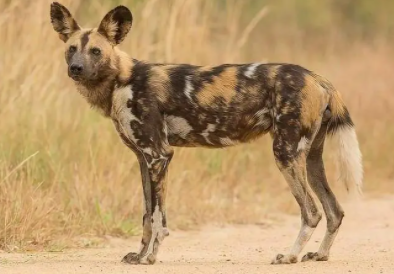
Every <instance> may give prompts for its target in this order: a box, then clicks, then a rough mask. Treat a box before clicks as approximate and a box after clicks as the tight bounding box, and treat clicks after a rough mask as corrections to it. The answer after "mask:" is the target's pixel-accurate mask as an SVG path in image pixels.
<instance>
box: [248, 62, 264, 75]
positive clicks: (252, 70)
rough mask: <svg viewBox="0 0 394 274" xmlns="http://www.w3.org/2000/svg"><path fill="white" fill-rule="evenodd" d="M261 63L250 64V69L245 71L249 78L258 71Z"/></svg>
mask: <svg viewBox="0 0 394 274" xmlns="http://www.w3.org/2000/svg"><path fill="white" fill-rule="evenodd" d="M260 65H261V64H260V63H254V64H251V65H249V67H248V69H247V70H246V71H245V72H244V75H245V76H246V77H248V78H252V77H253V75H254V73H255V72H256V69H257V68H258V66H260Z"/></svg>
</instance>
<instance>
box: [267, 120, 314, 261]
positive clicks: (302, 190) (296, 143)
mask: <svg viewBox="0 0 394 274" xmlns="http://www.w3.org/2000/svg"><path fill="white" fill-rule="evenodd" d="M317 124H319V123H317ZM280 126H283V125H277V128H276V129H275V132H274V133H273V137H274V144H273V149H274V155H275V160H276V163H277V165H278V167H279V169H280V170H281V172H282V174H283V176H284V177H285V179H286V181H287V183H288V184H289V187H290V190H291V192H292V194H293V195H294V197H295V199H296V201H297V203H298V205H299V206H300V209H301V229H300V232H299V234H298V237H297V239H296V241H295V243H294V245H293V247H292V249H291V250H290V252H289V253H288V254H286V255H283V254H278V255H277V256H276V257H275V258H274V259H273V260H272V264H289V263H296V262H297V257H298V255H299V254H300V252H301V251H302V249H303V248H304V247H305V245H306V243H307V242H308V241H309V239H310V237H311V236H312V233H313V231H314V230H315V228H316V226H317V225H318V223H319V221H320V219H321V213H320V212H319V211H318V209H317V207H316V203H315V201H314V199H313V196H312V195H311V193H312V190H311V189H310V187H309V185H308V182H307V175H306V158H307V155H308V150H309V148H310V143H311V141H312V140H313V138H314V136H315V135H316V132H317V130H318V128H316V129H313V130H311V131H310V132H309V133H307V134H306V135H305V136H301V131H300V129H299V128H300V127H297V126H294V127H285V128H280ZM319 126H320V125H319Z"/></svg>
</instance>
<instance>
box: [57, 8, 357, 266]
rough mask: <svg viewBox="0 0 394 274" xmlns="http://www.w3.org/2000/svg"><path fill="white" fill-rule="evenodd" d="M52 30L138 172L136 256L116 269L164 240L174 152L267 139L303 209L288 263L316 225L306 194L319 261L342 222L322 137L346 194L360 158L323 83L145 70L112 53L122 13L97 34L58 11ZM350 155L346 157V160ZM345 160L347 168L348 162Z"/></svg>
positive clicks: (276, 69) (215, 70)
mask: <svg viewBox="0 0 394 274" xmlns="http://www.w3.org/2000/svg"><path fill="white" fill-rule="evenodd" d="M51 20H52V23H53V26H54V29H55V30H56V31H57V32H58V33H59V35H60V38H61V39H62V40H63V41H64V42H65V43H66V54H65V57H66V62H67V64H68V67H69V76H70V77H71V78H73V79H74V81H75V83H76V85H77V87H78V90H79V92H80V93H81V94H82V95H83V96H84V97H86V99H87V101H88V102H89V104H90V105H91V106H93V107H94V108H96V109H98V110H100V111H101V113H102V114H103V115H104V116H106V117H109V118H111V119H112V120H113V122H114V125H115V128H116V130H117V131H118V133H119V135H120V137H121V139H122V140H123V142H124V143H125V144H126V146H128V147H129V148H130V149H131V150H133V151H134V152H135V154H136V156H137V158H138V161H139V163H140V167H141V176H142V183H143V191H144V217H143V236H142V243H141V249H140V251H139V252H138V253H133V252H132V253H129V254H128V255H126V256H125V257H124V259H123V261H124V262H127V263H132V264H137V263H142V264H152V263H154V262H155V261H156V254H157V251H158V247H159V245H160V243H161V242H162V240H163V239H164V237H165V236H167V235H168V230H167V219H166V215H165V197H166V181H165V177H166V173H167V169H168V166H169V164H170V161H171V159H172V156H173V149H172V147H174V146H183V147H197V146H202V147H210V148H222V147H226V146H231V145H235V144H238V143H245V142H249V141H252V140H254V139H256V138H258V137H259V136H260V135H263V134H265V133H270V134H271V136H272V137H273V151H274V155H275V159H276V162H277V165H278V167H279V169H280V170H281V172H282V173H283V175H284V177H285V179H286V180H287V182H288V184H289V186H290V189H291V191H292V193H293V194H294V196H295V198H296V200H297V202H298V203H299V205H300V208H301V217H302V227H301V231H300V235H299V237H298V238H297V240H296V242H295V244H294V246H293V249H292V250H291V252H290V253H289V254H288V255H278V256H277V257H276V258H275V259H274V260H273V263H275V264H279V263H294V262H296V261H297V256H298V255H299V253H300V252H301V250H302V249H303V247H304V246H305V244H306V243H307V241H308V240H309V238H310V236H311V235H312V233H313V230H314V228H315V227H316V226H317V224H318V223H319V221H320V219H321V213H320V212H319V211H318V209H317V207H316V204H315V201H314V199H313V196H312V192H313V191H314V192H315V193H316V195H317V197H318V198H319V200H320V202H321V203H322V204H323V208H324V211H325V213H326V216H327V220H328V222H327V233H326V237H325V239H324V241H323V243H322V245H321V248H320V250H319V251H318V252H317V253H308V254H307V255H306V256H304V258H303V260H327V259H328V255H329V249H330V247H331V245H332V243H333V240H334V238H335V235H336V233H337V231H338V228H339V226H340V224H341V220H342V218H343V211H342V209H341V207H340V205H339V204H338V202H337V200H336V198H335V196H334V194H333V193H332V191H331V190H330V187H329V186H328V184H327V180H326V177H325V172H324V166H323V162H322V152H323V144H324V140H325V137H326V135H327V133H330V134H333V135H334V136H336V137H337V138H336V139H337V142H338V146H337V147H338V149H339V151H340V152H341V153H340V157H339V160H340V161H341V163H342V171H343V174H344V178H345V179H346V180H347V182H346V183H347V185H348V186H351V185H356V186H360V185H361V179H362V168H361V154H360V152H359V148H358V143H357V138H356V135H355V133H354V127H353V122H352V120H351V118H350V116H349V112H348V111H347V109H346V106H345V105H344V103H343V101H342V99H341V96H340V94H339V93H338V92H337V90H336V89H335V88H334V87H333V86H332V85H331V84H330V83H329V82H328V81H327V80H326V79H324V78H323V77H321V76H319V75H317V74H315V73H313V72H311V71H309V70H307V69H305V68H303V67H301V66H298V65H293V64H260V63H254V64H224V65H219V66H215V67H206V66H204V67H203V66H195V65H189V64H153V63H147V62H143V61H138V60H135V59H132V58H130V57H129V56H128V55H127V54H125V53H124V52H122V51H120V50H119V49H117V47H116V45H117V44H119V43H120V42H121V41H122V40H123V39H124V37H125V36H126V34H127V33H128V31H129V30H130V28H131V25H132V15H131V13H130V11H129V10H128V9H127V8H126V7H123V6H119V7H117V8H115V9H113V10H112V11H110V12H109V13H108V14H107V15H106V16H105V17H104V19H103V20H102V22H101V23H100V26H99V27H98V28H97V29H81V28H80V27H79V26H78V24H77V23H76V21H75V20H74V19H73V18H72V16H71V13H70V12H69V11H68V10H67V9H66V8H65V7H64V6H62V5H60V4H59V3H53V4H52V5H51ZM347 156H349V157H347ZM348 159H350V160H348Z"/></svg>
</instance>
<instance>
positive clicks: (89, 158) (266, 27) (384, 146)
mask: <svg viewBox="0 0 394 274" xmlns="http://www.w3.org/2000/svg"><path fill="white" fill-rule="evenodd" d="M101 2H102V3H99V2H98V1H78V0H76V1H70V0H69V1H63V3H64V4H65V5H66V6H68V7H70V10H71V11H72V12H73V13H74V14H75V17H76V18H77V20H78V22H79V23H80V24H81V25H83V26H97V24H98V23H99V21H100V20H101V18H102V16H104V14H105V13H106V12H107V11H108V10H109V9H110V8H112V7H114V6H115V5H116V4H120V3H122V4H124V5H128V6H130V7H132V9H133V13H134V18H135V20H134V26H133V29H132V31H131V33H130V35H129V37H128V38H127V39H126V41H125V42H124V44H122V46H121V48H122V49H124V50H126V51H127V52H129V53H130V54H131V55H132V56H133V57H135V58H137V59H143V60H150V61H154V62H190V63H196V64H204V65H208V64H220V63H229V62H252V61H254V62H276V61H280V62H293V63H298V64H301V65H304V66H306V67H307V68H309V69H312V70H315V71H317V72H319V73H321V74H323V75H325V76H326V77H328V78H329V79H331V80H332V82H333V83H334V85H335V86H336V87H337V88H338V89H339V90H340V91H341V92H342V93H343V95H344V97H345V101H346V102H347V104H348V107H349V109H350V111H351V113H352V115H353V117H354V120H355V122H356V125H357V131H358V134H359V138H360V143H361V149H362V152H363V154H364V165H365V173H366V179H365V186H366V190H367V191H370V192H371V191H375V192H388V191H391V192H392V191H393V190H394V186H393V184H392V179H393V176H394V173H393V169H392V167H393V166H394V158H393V157H391V155H390V153H389V151H391V150H393V149H394V144H393V142H392V140H393V137H394V126H393V124H392V117H394V99H393V95H392V89H393V87H394V78H393V77H392V68H393V65H392V60H391V59H392V58H390V56H393V55H392V54H393V51H392V49H391V48H390V43H389V42H387V39H386V38H385V36H384V35H385V33H386V32H387V31H388V30H384V31H383V30H382V31H380V30H381V29H380V30H379V28H376V31H377V32H376V33H375V35H373V36H371V37H369V38H368V39H367V40H365V36H363V35H361V36H358V37H352V38H351V39H348V38H347V37H346V35H342V34H343V31H342V30H343V29H342V27H341V26H339V24H338V25H332V24H330V22H332V21H331V20H332V19H327V18H326V19H324V20H327V22H326V21H324V22H322V23H316V24H317V26H318V27H316V26H315V27H313V26H314V25H313V24H312V23H308V24H307V23H305V24H304V25H303V23H300V22H299V20H301V19H300V15H299V10H298V9H292V8H291V7H298V8H299V9H301V10H302V9H307V8H309V9H311V7H306V8H305V7H304V6H303V5H305V4H302V5H301V4H300V3H301V2H302V1H298V2H297V1H294V3H293V4H292V5H290V7H289V6H288V5H285V4H284V2H283V1H278V2H277V3H278V4H275V3H276V2H273V1H271V2H270V1H266V2H264V1H262V2H261V3H262V4H261V5H257V4H256V2H257V1H250V0H248V1H246V0H245V1H236V0H228V1H219V0H218V1H204V0H193V1H186V0H171V1H159V0H146V1H131V0H130V1H101ZM295 2H297V3H299V5H296V4H295ZM306 2H308V3H313V1H305V3H306ZM334 2H335V1H322V3H323V4H322V7H323V6H324V7H326V6H327V5H328V4H330V3H331V4H332V3H334ZM49 3H50V1H47V0H42V1H30V2H27V1H24V0H12V1H8V0H0V115H1V116H0V117H1V118H0V249H4V250H19V249H41V248H62V247H63V246H70V245H74V244H77V245H80V244H92V243H91V241H86V240H85V239H91V238H92V237H93V236H102V235H106V234H111V235H115V236H127V235H131V234H134V233H138V232H139V227H140V220H141V214H140V210H141V204H142V200H141V197H142V191H141V183H140V175H139V167H138V163H137V161H136V158H135V157H134V155H133V153H132V152H131V151H129V150H128V149H127V148H126V147H125V146H124V145H123V144H122V143H121V141H120V140H119V138H118V136H117V134H116V132H115V130H114V129H113V126H112V124H111V122H110V121H109V120H105V119H104V118H102V117H101V116H100V115H99V114H97V113H96V112H94V111H93V110H91V109H89V107H88V105H87V104H86V103H85V102H84V100H83V98H81V97H80V96H79V95H78V94H77V92H76V90H75V88H74V86H73V83H72V82H71V80H69V79H68V77H67V72H66V69H67V68H66V65H65V62H64V57H63V50H64V48H63V43H62V42H61V41H60V40H59V39H58V37H57V34H56V33H55V32H54V31H53V29H52V26H51V24H50V19H49ZM302 3H304V2H302ZM294 5H295V6H294ZM314 5H315V6H316V5H317V4H314ZM301 7H303V8H301ZM317 8H319V7H317ZM307 14H308V16H309V17H312V16H313V14H310V12H309V11H308V10H307ZM325 16H328V18H330V17H329V15H327V14H326V13H325ZM316 17H317V16H316ZM284 18H286V20H288V21H287V23H284V22H283V20H284ZM303 20H304V21H305V20H311V19H310V18H309V19H306V18H304V19H303ZM322 20H323V19H322ZM314 24H315V23H314ZM311 25H312V27H311ZM316 29H317V30H318V31H316ZM322 30H327V33H329V35H327V36H324V35H321V33H322ZM327 148H328V152H327V153H326V155H325V157H326V159H327V160H328V161H327V162H328V163H327V165H328V168H327V169H328V172H329V178H330V180H331V181H332V182H333V185H334V186H335V189H336V192H339V193H340V192H341V188H339V187H337V186H336V184H335V183H334V176H333V174H334V173H333V168H332V167H333V166H334V163H333V160H332V159H331V155H330V153H329V148H330V147H329V146H327ZM168 180H169V191H168V199H167V201H168V207H169V208H168V218H169V226H170V228H174V227H178V228H187V227H188V228H190V227H192V226H194V225H196V224H202V223H207V222H216V223H217V222H260V221H264V219H266V218H269V217H272V216H273V215H274V212H276V211H277V210H282V211H286V212H292V211H294V210H296V208H297V207H296V206H295V203H294V201H293V197H292V196H291V194H290V191H289V190H288V187H287V185H286V183H285V182H284V180H283V179H282V177H281V175H280V173H279V171H278V170H277V168H276V166H275V163H274V161H273V156H272V153H271V140H270V137H268V136H267V137H265V138H262V139H261V140H259V141H257V142H254V143H251V144H247V145H243V146H239V147H233V148H229V149H226V150H207V149H190V148H188V149H186V148H185V149H184V148H180V149H176V153H175V157H174V160H173V162H172V164H171V166H170V174H169V178H168Z"/></svg>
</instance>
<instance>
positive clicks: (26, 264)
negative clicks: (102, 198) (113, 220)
mask: <svg viewBox="0 0 394 274" xmlns="http://www.w3.org/2000/svg"><path fill="white" fill-rule="evenodd" d="M344 208H345V210H346V217H345V219H344V222H343V225H342V229H341V231H340V233H339V235H338V237H337V241H336V242H335V244H334V246H333V248H332V256H331V258H330V261H328V262H308V263H297V264H293V265H270V261H271V259H272V258H273V257H274V256H275V255H276V254H277V253H278V252H283V251H284V250H286V249H288V248H289V247H290V246H291V244H292V243H293V241H294V240H295V237H296V234H297V233H298V227H299V219H298V218H297V217H294V216H281V218H280V220H279V221H275V222H274V223H272V224H267V225H242V226H225V227H205V228H203V229H201V230H199V231H192V232H181V231H172V232H171V235H170V237H168V238H166V240H165V242H164V244H163V246H162V248H161V250H160V253H159V258H158V260H159V261H158V262H157V263H156V265H153V266H142V265H137V266H132V265H125V264H122V263H120V260H121V258H122V256H123V255H125V254H126V253H127V252H128V251H131V250H136V249H137V248H138V242H139V238H137V237H136V238H135V239H131V240H128V241H125V240H118V239H114V240H111V243H110V246H109V247H108V248H101V249H87V250H76V251H73V250H67V251H65V252H62V253H34V254H7V253H0V273H1V274H11V273H21V274H24V273H29V274H30V273H37V274H49V273H51V274H52V273H147V274H149V273H179V274H180V273H182V274H183V273H231V274H238V273H248V274H249V273H280V274H286V273H316V274H317V273H357V274H362V273H393V274H394V198H393V197H389V198H384V199H379V200H368V201H365V202H363V203H361V204H360V205H357V206H355V205H350V204H345V205H344ZM324 229H325V221H322V223H321V224H320V226H319V227H318V229H317V230H316V231H315V234H314V236H313V237H312V239H311V241H310V243H309V244H308V245H307V247H306V249H305V250H304V252H306V251H315V250H317V248H318V246H319V243H320V241H321V239H322V238H323V235H324ZM304 252H303V253H304Z"/></svg>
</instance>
